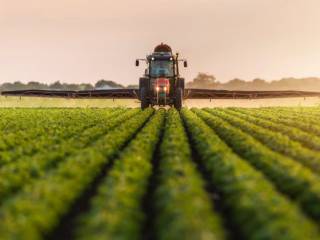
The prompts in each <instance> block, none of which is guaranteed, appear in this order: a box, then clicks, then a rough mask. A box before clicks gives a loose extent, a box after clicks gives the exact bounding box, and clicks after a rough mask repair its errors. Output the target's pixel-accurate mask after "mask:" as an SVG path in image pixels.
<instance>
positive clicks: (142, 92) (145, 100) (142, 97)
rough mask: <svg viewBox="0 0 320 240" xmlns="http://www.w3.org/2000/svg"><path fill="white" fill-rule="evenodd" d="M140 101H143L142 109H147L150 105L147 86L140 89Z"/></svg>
mask: <svg viewBox="0 0 320 240" xmlns="http://www.w3.org/2000/svg"><path fill="white" fill-rule="evenodd" d="M140 101H141V109H146V108H148V107H149V101H148V98H147V88H145V87H142V88H141V89H140Z"/></svg>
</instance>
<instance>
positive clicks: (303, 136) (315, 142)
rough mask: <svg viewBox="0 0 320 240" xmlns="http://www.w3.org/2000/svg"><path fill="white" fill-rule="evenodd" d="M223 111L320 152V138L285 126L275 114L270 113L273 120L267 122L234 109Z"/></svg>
mask: <svg viewBox="0 0 320 240" xmlns="http://www.w3.org/2000/svg"><path fill="white" fill-rule="evenodd" d="M223 111H224V112H226V113H228V114H231V115H233V116H237V117H240V118H241V119H244V120H246V121H248V122H250V123H254V124H256V125H258V126H261V127H263V128H266V129H269V130H271V131H274V132H279V133H282V134H284V135H286V136H288V137H289V138H290V139H292V140H294V141H298V142H300V143H301V144H303V145H304V146H305V147H307V148H310V149H312V150H316V151H317V150H320V137H318V136H317V135H314V134H312V133H311V132H306V131H303V130H301V129H299V128H296V127H295V126H291V125H287V124H283V123H281V122H280V121H281V120H280V119H281V118H277V117H275V115H274V114H271V113H270V118H271V119H272V120H271V119H270V120H267V119H263V118H259V117H256V116H251V115H250V114H246V113H243V112H239V111H237V110H233V109H232V110H231V109H224V110H223Z"/></svg>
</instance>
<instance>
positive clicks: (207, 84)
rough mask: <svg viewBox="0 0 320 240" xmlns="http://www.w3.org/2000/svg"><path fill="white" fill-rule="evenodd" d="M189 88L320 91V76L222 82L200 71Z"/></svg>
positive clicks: (189, 84) (188, 84) (189, 83)
mask: <svg viewBox="0 0 320 240" xmlns="http://www.w3.org/2000/svg"><path fill="white" fill-rule="evenodd" d="M186 87H187V88H204V89H224V90H246V91H267V90H270V91H271V90H272V91H276V90H299V91H320V78H316V77H310V78H282V79H280V80H274V81H266V80H264V79H260V78H256V79H254V80H252V81H245V80H242V79H238V78H235V79H232V80H230V81H228V82H225V83H221V82H219V81H217V80H216V78H215V76H213V75H210V74H206V73H199V74H198V75H197V76H196V77H195V78H194V79H193V80H192V81H191V82H188V83H187V84H186Z"/></svg>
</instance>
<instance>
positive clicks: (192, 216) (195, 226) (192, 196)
mask: <svg viewBox="0 0 320 240" xmlns="http://www.w3.org/2000/svg"><path fill="white" fill-rule="evenodd" d="M159 157H160V162H159V172H158V178H157V187H156V189H155V195H154V199H155V202H154V206H155V207H154V209H155V210H154V215H155V216H154V218H155V219H154V227H155V231H154V235H155V238H156V239H168V240H170V239H172V240H175V239H224V235H225V234H224V230H223V228H222V223H221V219H220V216H219V215H218V214H216V213H215V212H214V210H213V209H212V205H211V201H210V199H209V197H208V194H207V192H206V191H205V188H204V182H203V181H202V178H201V176H200V174H199V173H198V171H197V168H196V165H195V163H194V162H192V158H191V150H190V146H189V143H188V138H187V135H186V132H185V130H184V127H183V124H182V121H181V118H180V115H179V113H178V112H177V111H176V110H174V109H170V110H169V111H168V115H167V120H166V126H165V130H164V136H163V142H162V144H161V146H160V153H159Z"/></svg>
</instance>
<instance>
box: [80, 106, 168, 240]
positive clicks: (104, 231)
mask: <svg viewBox="0 0 320 240" xmlns="http://www.w3.org/2000/svg"><path fill="white" fill-rule="evenodd" d="M164 115H165V111H163V110H159V111H157V113H156V114H155V115H154V116H153V117H152V118H151V120H150V121H149V122H148V123H147V124H146V126H145V127H144V128H143V129H142V130H141V131H140V132H139V133H138V134H137V136H136V137H135V139H134V140H132V141H131V142H130V144H129V145H128V146H127V147H126V148H125V149H124V151H123V152H122V153H121V154H120V157H119V159H116V160H115V163H114V166H113V168H112V169H111V171H110V172H109V173H108V175H107V176H106V178H105V180H104V182H103V183H102V184H101V185H100V186H99V190H98V193H97V195H96V196H95V197H94V198H93V200H92V201H91V207H90V210H89V211H88V213H87V214H85V215H84V216H82V221H81V223H82V224H80V225H79V227H78V238H79V239H92V240H94V239H141V234H142V227H143V223H144V221H145V215H144V213H143V209H142V204H141V203H142V199H143V197H144V196H145V194H146V192H147V188H148V180H149V178H150V176H151V174H152V157H153V153H154V151H155V148H156V145H157V143H158V141H159V138H160V133H161V131H162V125H163V122H164Z"/></svg>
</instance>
